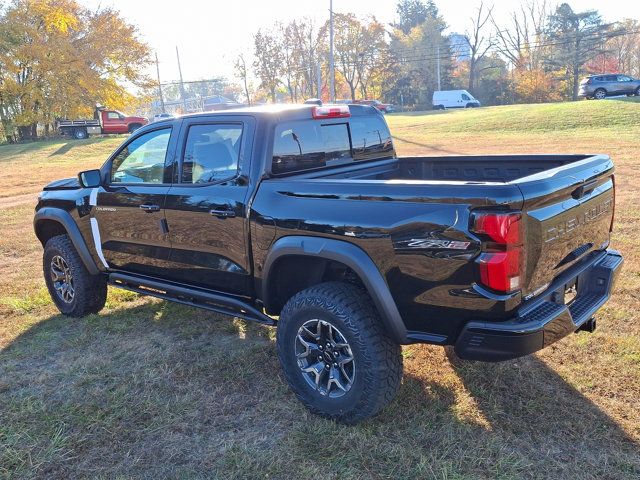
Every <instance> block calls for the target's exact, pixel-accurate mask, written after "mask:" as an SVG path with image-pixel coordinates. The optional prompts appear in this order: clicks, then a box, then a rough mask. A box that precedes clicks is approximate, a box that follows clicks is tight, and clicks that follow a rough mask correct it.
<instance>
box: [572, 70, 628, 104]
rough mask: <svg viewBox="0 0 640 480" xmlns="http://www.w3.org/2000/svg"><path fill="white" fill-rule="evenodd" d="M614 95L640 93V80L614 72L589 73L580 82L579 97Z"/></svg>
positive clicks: (600, 98)
mask: <svg viewBox="0 0 640 480" xmlns="http://www.w3.org/2000/svg"><path fill="white" fill-rule="evenodd" d="M615 95H640V80H636V79H635V78H632V77H630V76H628V75H618V74H615V75H590V76H588V77H586V78H583V79H582V81H581V82H580V90H579V91H578V96H580V97H585V98H595V99H596V100H602V99H604V98H606V97H611V96H615Z"/></svg>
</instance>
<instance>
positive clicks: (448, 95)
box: [433, 90, 480, 110]
mask: <svg viewBox="0 0 640 480" xmlns="http://www.w3.org/2000/svg"><path fill="white" fill-rule="evenodd" d="M479 106H480V101H478V100H477V99H475V98H474V96H473V95H471V94H470V93H469V92H468V91H467V90H437V91H435V92H433V109H434V110H445V109H447V108H476V107H479Z"/></svg>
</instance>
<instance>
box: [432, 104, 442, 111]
mask: <svg viewBox="0 0 640 480" xmlns="http://www.w3.org/2000/svg"><path fill="white" fill-rule="evenodd" d="M433 109H434V110H444V105H434V106H433Z"/></svg>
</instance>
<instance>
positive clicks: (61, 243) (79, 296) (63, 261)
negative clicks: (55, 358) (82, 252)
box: [42, 235, 107, 317]
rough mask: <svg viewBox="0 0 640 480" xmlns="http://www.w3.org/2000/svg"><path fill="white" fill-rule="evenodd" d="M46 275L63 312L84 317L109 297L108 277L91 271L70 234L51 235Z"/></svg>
mask: <svg viewBox="0 0 640 480" xmlns="http://www.w3.org/2000/svg"><path fill="white" fill-rule="evenodd" d="M42 266H43V270H44V278H45V282H46V284H47V288H48V289H49V294H50V295H51V298H52V299H53V302H54V303H55V304H56V307H58V310H60V312H61V313H63V314H65V315H68V316H70V317H82V316H84V315H88V314H90V313H97V312H99V311H100V310H102V308H103V307H104V304H105V302H106V300H107V281H106V278H105V277H104V276H103V275H91V274H90V273H89V272H88V271H87V269H86V267H85V266H84V263H82V260H81V259H80V256H79V255H78V252H77V251H76V249H75V247H74V246H73V243H71V240H70V239H69V237H68V236H67V235H58V236H56V237H53V238H51V239H49V240H48V241H47V243H46V245H45V247H44V256H43V265H42Z"/></svg>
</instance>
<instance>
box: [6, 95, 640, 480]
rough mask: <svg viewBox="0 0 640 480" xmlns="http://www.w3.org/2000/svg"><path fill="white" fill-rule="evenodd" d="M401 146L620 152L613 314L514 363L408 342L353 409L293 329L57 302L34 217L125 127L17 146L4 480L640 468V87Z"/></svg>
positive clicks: (9, 165) (10, 180)
mask: <svg viewBox="0 0 640 480" xmlns="http://www.w3.org/2000/svg"><path fill="white" fill-rule="evenodd" d="M388 121H389V123H390V125H391V128H392V131H393V132H394V135H395V137H396V144H397V148H398V150H399V152H400V153H401V154H413V153H430V154H443V155H447V154H454V153H500V152H515V153H527V152H548V153H554V152H568V153H569V152H570V153H591V152H593V153H597V152H598V153H599V152H602V153H608V154H611V155H612V156H613V158H614V159H615V161H616V164H617V177H616V184H617V187H618V194H617V208H616V218H617V224H616V230H615V233H614V236H613V245H614V246H615V247H616V248H618V249H620V250H622V252H623V253H624V255H625V259H626V264H625V267H624V270H623V272H622V274H621V277H620V280H619V283H618V286H617V289H616V292H615V295H614V297H613V299H612V300H611V301H610V302H609V303H608V304H607V305H606V307H605V308H604V309H603V310H602V312H601V314H600V315H599V317H598V331H597V332H596V333H594V334H592V335H589V334H586V333H582V334H579V335H572V336H570V337H568V338H566V339H564V340H562V341H560V342H559V343H557V344H555V345H553V346H552V347H550V348H549V349H547V350H545V351H543V352H541V353H539V354H536V355H533V356H530V357H527V358H523V359H519V360H515V361H509V362H505V363H500V364H483V363H475V362H458V361H456V360H455V359H449V358H448V357H447V355H446V354H445V352H444V351H443V349H441V348H437V347H431V346H410V347H406V348H404V350H403V353H404V359H405V376H404V380H403V385H402V388H401V391H400V394H399V396H398V398H397V399H396V401H395V402H394V403H393V404H392V405H391V406H390V407H389V408H387V409H386V410H384V411H383V412H382V414H381V415H379V416H378V417H376V418H375V419H372V420H370V421H367V422H365V423H363V424H361V425H358V426H355V427H345V426H340V425H336V424H333V423H331V422H328V421H325V420H322V419H319V418H316V417H314V416H312V415H309V414H308V413H307V412H306V411H305V409H304V408H303V407H301V406H300V404H299V403H298V402H297V401H296V400H295V398H294V396H293V395H292V394H291V393H290V392H289V391H288V389H287V387H286V385H285V384H284V382H283V380H282V378H281V376H280V372H279V367H278V362H277V357H276V353H275V349H274V331H273V330H271V329H268V328H265V327H261V326H257V325H253V324H247V323H245V322H242V321H239V320H233V319H231V318H223V317H221V316H218V315H215V314H212V313H209V312H205V311H200V310H196V309H192V308H188V307H183V306H178V305H174V304H168V303H166V302H162V301H158V300H153V299H149V298H143V297H139V296H137V295H136V294H131V293H127V292H123V291H117V290H111V291H110V293H109V298H108V303H107V308H106V309H105V310H104V311H103V312H102V313H101V314H100V315H92V316H89V317H86V318H83V319H80V320H77V319H76V320H73V319H68V318H64V317H62V316H60V315H57V313H56V309H55V308H54V306H53V305H52V303H51V301H50V300H49V297H48V295H47V292H46V289H45V287H44V282H43V280H42V273H41V247H40V245H39V244H38V242H37V240H36V239H35V237H34V235H33V233H32V226H31V221H32V214H33V206H34V203H35V202H34V198H35V195H36V193H37V191H38V190H39V189H40V188H41V186H42V184H43V183H45V182H46V181H48V180H53V179H55V178H60V177H64V176H70V175H72V174H74V173H75V172H76V171H78V170H81V169H86V168H90V167H92V166H97V165H99V164H100V163H102V161H103V159H104V158H105V157H106V156H107V155H108V153H109V152H110V151H112V150H113V148H114V147H115V146H116V145H117V144H118V143H119V142H121V141H122V139H121V138H120V139H119V138H112V139H95V140H87V141H52V142H42V143H35V144H29V145H18V146H4V147H0V185H1V186H2V188H1V189H0V225H1V232H2V235H0V278H1V279H2V280H1V281H0V478H1V477H7V478H31V477H39V478H79V477H80V478H81V477H84V478H86V477H101V478H115V477H117V478H140V477H146V478H167V477H168V478H204V477H206V478H282V479H289V478H305V479H306V478H323V479H324V478H341V479H342V478H348V479H349V478H363V479H387V478H393V479H395V478H421V479H422V478H439V479H478V478H505V479H508V478H552V479H559V478H567V479H589V478H593V479H623V478H628V479H637V478H640V322H639V318H640V314H639V313H638V312H640V294H639V292H640V289H639V287H640V256H639V254H638V253H637V252H638V248H637V245H638V242H639V241H640V214H639V213H638V210H637V205H638V201H639V200H640V193H639V192H638V185H640V164H639V163H638V162H639V159H640V103H636V102H627V101H625V102H621V101H603V102H586V101H585V102H580V103H576V104H554V105H540V106H513V107H494V108H483V109H478V110H470V111H458V112H443V113H440V112H438V113H429V114H407V115H402V114H398V115H392V116H389V117H388Z"/></svg>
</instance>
